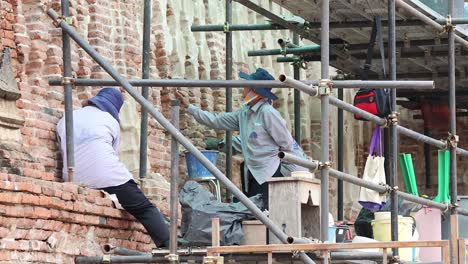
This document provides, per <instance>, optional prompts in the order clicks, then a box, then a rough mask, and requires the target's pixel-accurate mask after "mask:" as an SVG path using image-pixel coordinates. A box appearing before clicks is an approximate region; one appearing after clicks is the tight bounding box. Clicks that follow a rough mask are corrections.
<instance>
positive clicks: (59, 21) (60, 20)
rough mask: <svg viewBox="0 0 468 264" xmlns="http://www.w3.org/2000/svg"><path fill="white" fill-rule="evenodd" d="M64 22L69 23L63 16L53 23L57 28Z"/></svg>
mask: <svg viewBox="0 0 468 264" xmlns="http://www.w3.org/2000/svg"><path fill="white" fill-rule="evenodd" d="M62 21H65V23H66V22H67V21H66V19H64V17H63V16H59V17H57V18H56V19H54V21H52V24H53V25H54V26H55V27H60V23H62Z"/></svg>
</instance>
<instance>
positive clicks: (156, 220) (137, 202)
mask: <svg viewBox="0 0 468 264" xmlns="http://www.w3.org/2000/svg"><path fill="white" fill-rule="evenodd" d="M102 190H104V191H106V192H108V193H110V194H115V195H116V196H117V198H118V199H119V203H120V204H121V205H122V207H123V208H124V209H125V210H126V211H127V212H129V213H130V214H131V215H133V216H134V217H135V218H136V219H137V220H138V221H139V222H140V223H141V224H142V225H143V226H144V227H145V229H146V231H147V232H148V234H149V235H150V236H151V239H152V240H153V242H154V243H155V244H156V246H157V247H168V246H169V228H168V227H167V225H166V223H165V222H164V218H163V216H162V214H161V212H159V209H158V208H156V207H155V206H154V205H153V204H152V203H151V202H150V201H149V200H148V198H146V196H145V195H144V194H143V192H142V191H141V190H140V188H138V186H137V184H136V183H135V181H133V180H130V181H128V182H126V183H124V184H122V185H119V186H114V187H107V188H103V189H102Z"/></svg>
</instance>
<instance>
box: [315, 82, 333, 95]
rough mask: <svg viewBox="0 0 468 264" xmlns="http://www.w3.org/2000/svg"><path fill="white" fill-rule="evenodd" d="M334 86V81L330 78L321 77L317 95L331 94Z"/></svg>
mask: <svg viewBox="0 0 468 264" xmlns="http://www.w3.org/2000/svg"><path fill="white" fill-rule="evenodd" d="M332 88H333V82H332V81H331V80H330V79H321V80H320V81H319V85H318V89H317V91H318V93H317V96H319V95H320V96H322V95H330V94H331V89H332Z"/></svg>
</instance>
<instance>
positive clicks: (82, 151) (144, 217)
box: [57, 87, 169, 247]
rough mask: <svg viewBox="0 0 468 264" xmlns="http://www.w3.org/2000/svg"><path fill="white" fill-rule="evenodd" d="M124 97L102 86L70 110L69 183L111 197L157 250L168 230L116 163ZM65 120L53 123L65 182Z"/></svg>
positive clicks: (124, 169) (66, 175)
mask: <svg viewBox="0 0 468 264" xmlns="http://www.w3.org/2000/svg"><path fill="white" fill-rule="evenodd" d="M123 103H124V98H123V96H122V94H121V92H120V91H119V89H118V88H114V87H105V88H103V89H101V90H100V91H99V93H98V94H97V95H96V96H95V97H93V98H91V99H89V100H86V101H84V102H83V108H80V109H78V110H75V111H73V130H74V131H73V134H74V137H73V141H74V142H73V143H74V151H75V152H74V154H75V167H74V173H73V181H75V182H77V183H80V184H84V185H86V186H88V187H90V188H94V189H100V190H104V191H106V192H108V193H110V194H115V195H116V196H117V199H118V200H119V203H120V204H121V205H122V207H123V208H124V209H125V210H126V211H127V212H129V213H130V214H131V215H133V216H134V217H135V218H136V219H137V220H138V221H139V222H140V223H142V224H143V226H144V227H145V229H146V231H148V234H149V235H150V236H151V238H152V240H153V241H154V243H155V244H156V246H157V247H167V246H169V229H168V227H167V226H166V224H165V222H164V218H163V216H162V214H161V213H160V212H159V210H158V208H156V207H155V206H154V205H153V204H152V203H151V202H150V201H149V200H148V199H147V198H146V196H145V195H144V194H143V192H142V191H141V190H140V189H139V188H138V186H137V184H136V183H135V181H134V180H133V176H132V174H131V173H130V172H129V171H128V169H127V168H126V167H125V165H124V164H123V163H122V162H121V161H120V160H119V156H118V153H119V150H118V149H119V142H120V119H119V112H120V109H121V108H122V105H123ZM65 132H66V131H65V117H63V118H62V119H61V120H60V121H59V122H58V124H57V135H58V140H59V144H60V149H61V151H62V157H63V177H64V179H65V180H66V181H68V171H67V155H66V133H65Z"/></svg>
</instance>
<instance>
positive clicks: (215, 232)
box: [208, 217, 220, 256]
mask: <svg viewBox="0 0 468 264" xmlns="http://www.w3.org/2000/svg"><path fill="white" fill-rule="evenodd" d="M211 245H213V247H219V246H220V234H219V218H218V217H214V218H212V219H211ZM208 253H209V252H208ZM208 255H209V254H208ZM212 256H219V253H215V254H213V255H212Z"/></svg>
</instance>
